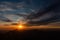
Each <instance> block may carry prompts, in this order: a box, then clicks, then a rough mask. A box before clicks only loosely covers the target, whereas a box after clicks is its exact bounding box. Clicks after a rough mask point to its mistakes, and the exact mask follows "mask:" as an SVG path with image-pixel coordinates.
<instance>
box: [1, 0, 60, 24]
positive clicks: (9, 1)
mask: <svg viewBox="0 0 60 40" xmlns="http://www.w3.org/2000/svg"><path fill="white" fill-rule="evenodd" d="M21 20H22V21H25V22H27V21H28V23H29V24H32V25H44V24H49V23H53V22H60V0H0V24H1V23H7V22H8V23H9V22H20V21H21Z"/></svg>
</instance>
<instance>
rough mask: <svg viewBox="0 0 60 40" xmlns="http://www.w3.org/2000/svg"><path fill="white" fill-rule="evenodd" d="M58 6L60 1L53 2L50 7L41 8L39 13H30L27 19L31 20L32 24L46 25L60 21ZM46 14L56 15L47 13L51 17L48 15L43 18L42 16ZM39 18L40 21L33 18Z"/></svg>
mask: <svg viewBox="0 0 60 40" xmlns="http://www.w3.org/2000/svg"><path fill="white" fill-rule="evenodd" d="M58 7H60V1H58V2H55V3H53V4H51V5H49V6H48V7H45V8H43V9H40V10H39V11H38V12H37V13H32V14H30V15H29V16H28V17H27V19H29V20H30V21H29V22H28V23H29V24H32V25H45V24H49V23H53V22H57V21H60V15H59V14H60V13H58V12H56V11H57V10H59V9H58ZM50 12H52V13H50ZM55 12H56V13H55ZM45 14H51V15H54V16H52V17H49V16H48V15H47V16H48V17H49V18H47V17H46V18H43V19H42V20H41V19H40V18H41V17H42V16H43V15H45ZM39 17H40V18H39ZM37 18H39V19H40V21H38V20H37V21H32V19H37Z"/></svg>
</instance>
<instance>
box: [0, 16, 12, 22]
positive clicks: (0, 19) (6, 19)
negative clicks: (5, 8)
mask: <svg viewBox="0 0 60 40" xmlns="http://www.w3.org/2000/svg"><path fill="white" fill-rule="evenodd" d="M0 21H4V22H12V21H11V20H10V19H8V18H6V17H3V16H0Z"/></svg>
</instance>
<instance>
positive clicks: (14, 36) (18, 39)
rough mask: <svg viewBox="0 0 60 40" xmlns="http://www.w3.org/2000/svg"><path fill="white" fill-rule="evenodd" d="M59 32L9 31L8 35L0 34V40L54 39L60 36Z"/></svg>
mask: <svg viewBox="0 0 60 40" xmlns="http://www.w3.org/2000/svg"><path fill="white" fill-rule="evenodd" d="M59 34H60V33H59V31H56V30H55V31H53V30H49V31H48V30H26V31H17V30H13V31H9V32H7V33H3V34H2V33H0V39H2V40H23V39H26V40H31V39H32V38H33V39H34V40H35V39H36V40H40V39H42V40H43V39H45V40H48V38H53V37H55V38H56V37H57V35H58V36H59Z"/></svg>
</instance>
